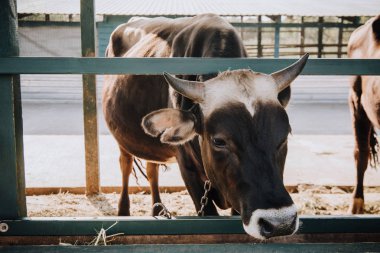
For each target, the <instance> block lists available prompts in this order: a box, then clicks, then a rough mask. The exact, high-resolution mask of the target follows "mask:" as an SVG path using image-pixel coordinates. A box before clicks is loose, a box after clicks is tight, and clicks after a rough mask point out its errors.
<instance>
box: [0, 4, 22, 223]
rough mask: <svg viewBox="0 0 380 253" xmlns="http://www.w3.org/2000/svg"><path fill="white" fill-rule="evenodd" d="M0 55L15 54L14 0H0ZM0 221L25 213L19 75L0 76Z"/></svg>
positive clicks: (15, 17) (17, 50) (15, 20)
mask: <svg viewBox="0 0 380 253" xmlns="http://www.w3.org/2000/svg"><path fill="white" fill-rule="evenodd" d="M0 34H1V37H0V57H9V56H18V55H19V47H18V40H17V9H16V0H5V1H1V2H0ZM0 121H1V123H0V220H1V219H18V218H22V217H25V216H26V200H25V172H24V145H23V127H22V105H21V89H20V76H19V75H9V74H5V75H0Z"/></svg>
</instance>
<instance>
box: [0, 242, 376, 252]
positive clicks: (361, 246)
mask: <svg viewBox="0 0 380 253" xmlns="http://www.w3.org/2000/svg"><path fill="white" fill-rule="evenodd" d="M379 248H380V243H293V244H286V243H274V244H265V243H229V244H223V243H221V244H190V245H189V244H182V245H181V244H179V245H177V244H150V245H149V244H146V245H107V247H94V246H63V247H62V246H8V247H0V251H1V252H2V253H23V252H29V253H40V252H56V253H60V252H62V253H72V252H86V253H95V252H96V253H98V252H100V253H102V252H105V253H117V252H161V253H178V252H224V253H226V252H241V253H243V252H260V253H265V252H268V253H269V252H283V253H287V252H291V253H298V252H346V253H351V252H352V253H353V252H355V253H358V252H378V251H379Z"/></svg>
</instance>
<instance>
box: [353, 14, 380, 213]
mask: <svg viewBox="0 0 380 253" xmlns="http://www.w3.org/2000/svg"><path fill="white" fill-rule="evenodd" d="M348 57H349V58H362V59H364V58H367V59H369V58H373V59H380V16H377V17H374V18H371V19H370V20H368V21H367V22H366V23H365V24H364V25H362V26H361V27H359V28H358V29H356V30H355V31H354V32H353V33H352V35H351V37H350V40H349V42H348ZM349 104H350V108H351V113H352V120H353V129H354V135H355V150H354V157H355V164H356V170H357V175H356V187H355V190H354V196H353V197H354V199H353V203H352V205H351V207H350V212H351V213H353V214H359V213H363V212H364V194H363V179H364V173H365V171H366V169H367V166H368V161H369V160H370V159H372V161H373V163H374V165H376V163H377V154H376V148H377V139H376V133H375V130H374V128H380V78H379V77H378V76H356V77H355V78H354V79H353V81H352V84H351V90H350V97H349Z"/></svg>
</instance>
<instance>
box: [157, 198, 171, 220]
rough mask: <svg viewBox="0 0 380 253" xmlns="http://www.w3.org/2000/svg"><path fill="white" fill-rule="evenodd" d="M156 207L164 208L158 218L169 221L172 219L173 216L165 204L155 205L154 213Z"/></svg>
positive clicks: (158, 203)
mask: <svg viewBox="0 0 380 253" xmlns="http://www.w3.org/2000/svg"><path fill="white" fill-rule="evenodd" d="M155 207H161V208H162V210H161V211H160V212H159V213H158V216H161V217H165V218H167V219H171V218H172V214H171V213H170V212H169V210H168V209H167V208H166V206H165V205H164V204H162V203H160V202H157V203H155V204H154V205H153V207H152V211H153V210H154V208H155ZM152 213H153V212H152Z"/></svg>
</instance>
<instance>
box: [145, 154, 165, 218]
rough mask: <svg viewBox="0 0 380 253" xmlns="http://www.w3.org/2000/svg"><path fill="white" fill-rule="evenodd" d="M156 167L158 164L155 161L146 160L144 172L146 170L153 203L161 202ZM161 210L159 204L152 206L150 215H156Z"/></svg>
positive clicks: (157, 167)
mask: <svg viewBox="0 0 380 253" xmlns="http://www.w3.org/2000/svg"><path fill="white" fill-rule="evenodd" d="M158 169H159V165H158V164H156V163H150V162H148V163H147V165H146V172H147V176H148V180H149V184H150V191H151V195H152V203H153V205H154V204H155V203H161V198H160V191H159V189H158ZM161 210H162V207H160V206H158V207H155V208H153V210H152V215H153V216H157V215H158V214H159V213H160V211H161Z"/></svg>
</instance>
